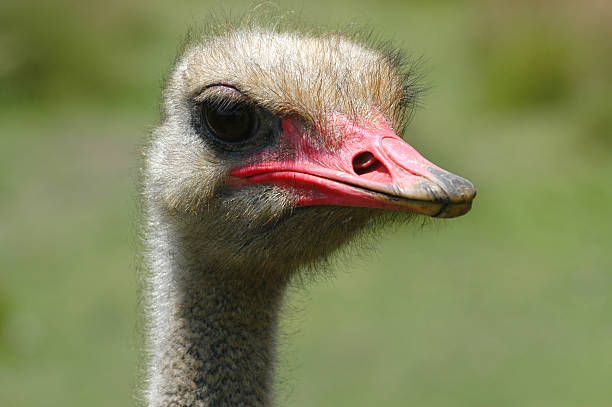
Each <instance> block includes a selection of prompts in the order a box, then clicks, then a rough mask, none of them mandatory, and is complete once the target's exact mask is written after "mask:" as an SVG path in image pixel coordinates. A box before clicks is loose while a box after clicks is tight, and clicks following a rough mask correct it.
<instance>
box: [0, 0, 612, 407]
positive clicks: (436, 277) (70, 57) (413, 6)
mask: <svg viewBox="0 0 612 407" xmlns="http://www.w3.org/2000/svg"><path fill="white" fill-rule="evenodd" d="M281 6H282V7H283V8H284V9H288V10H295V11H296V12H297V13H298V14H300V15H301V16H302V17H303V19H304V20H306V21H308V22H312V23H315V24H324V25H329V26H331V27H334V26H342V25H346V24H347V23H350V22H353V21H357V22H359V23H364V24H367V25H369V26H370V27H372V28H374V29H375V31H377V32H380V33H381V34H383V36H385V37H387V38H391V39H393V40H394V41H395V42H396V43H397V44H398V45H399V46H401V47H403V48H405V49H407V50H409V52H410V53H412V54H414V55H417V56H424V57H425V61H426V63H425V68H426V71H427V83H428V84H429V85H431V90H430V91H429V92H428V93H427V95H426V96H425V98H424V101H423V105H424V109H421V110H420V111H419V112H417V115H416V117H415V119H414V121H413V122H412V125H411V127H410V128H409V132H408V134H407V139H408V140H409V142H410V143H411V144H412V145H413V146H415V147H416V148H417V149H418V150H420V151H421V152H422V153H423V154H424V155H425V156H426V157H428V158H429V159H431V160H432V161H433V162H436V163H437V164H439V165H441V166H442V167H444V168H447V169H449V170H451V171H453V172H456V173H458V174H461V175H463V176H465V177H467V178H469V179H470V180H472V181H473V182H474V184H475V185H476V186H477V187H478V197H477V199H476V201H475V204H474V207H473V210H472V212H470V213H469V214H468V215H466V216H464V217H462V218H458V219H453V220H448V221H436V222H434V223H432V224H429V225H428V226H426V227H424V228H419V227H416V228H415V227H414V225H413V227H402V228H399V229H397V230H394V231H390V232H389V233H387V234H385V235H384V236H383V237H381V238H380V239H379V240H380V241H378V242H373V246H375V247H376V249H375V250H371V251H368V252H367V253H366V254H365V255H363V256H355V257H356V258H354V259H350V258H349V257H347V256H344V257H341V258H340V260H339V261H338V262H337V264H336V265H335V266H334V269H335V270H334V274H335V277H334V278H332V279H330V280H329V281H325V282H320V283H318V284H316V285H314V286H312V287H310V288H309V290H308V291H306V292H304V291H300V292H292V293H291V296H290V304H291V308H292V312H288V318H286V319H285V320H284V322H283V326H284V328H283V331H284V332H285V333H286V335H283V340H282V342H283V346H282V349H281V363H280V367H279V381H278V384H277V394H278V396H277V399H278V404H279V405H291V406H314V405H316V406H371V405H385V406H407V405H414V406H421V407H434V406H435V407H437V406H470V407H476V406H483V407H484V406H496V407H503V406H509V407H510V406H527V407H546V406H551V407H552V406H554V407H565V406H567V407H596V406H611V405H612V385H611V383H612V300H611V293H612V274H611V273H612V255H611V253H610V252H611V248H612V235H611V233H612V232H611V229H612V228H611V226H612V222H611V220H610V219H611V218H612V96H611V95H612V82H611V80H610V77H611V76H612V31H611V30H612V28H611V27H612V23H611V22H612V3H610V2H606V1H596V0H591V1H589V0H587V1H584V2H577V1H569V0H567V1H563V0H560V1H555V2H553V1H542V0H536V1H522V0H521V1H517V2H507V1H502V0H490V1H473V2H454V1H436V2H425V1H385V0H381V1H378V2H373V1H371V2H370V1H362V0H354V1H351V2H340V1H337V2H329V1H328V2H315V1H308V2H306V1H302V2H294V1H287V2H283V3H281ZM211 9H215V10H219V9H226V10H227V9H231V10H234V11H235V12H241V11H244V10H245V9H248V6H247V5H245V4H244V3H243V4H241V3H236V2H229V3H220V2H217V3H211V2H207V1H202V0H200V1H188V2H180V3H179V2H176V4H175V3H171V2H162V1H143V0H138V1H133V2H124V1H119V0H110V1H106V2H93V1H84V2H83V1H69V0H58V1H54V2H50V1H36V0H25V1H21V2H16V1H11V0H9V1H8V2H6V1H5V2H2V4H1V5H0V406H2V407H26V406H32V407H34V406H36V407H46V406H91V407H94V406H119V405H121V406H129V405H133V403H134V402H133V393H134V389H135V387H136V383H137V380H136V373H137V359H138V348H139V345H138V336H139V334H138V323H137V320H138V299H137V295H136V292H137V286H138V276H137V262H138V261H137V259H138V257H137V255H136V253H137V251H138V250H139V243H138V238H137V233H136V230H137V226H136V225H137V223H138V212H137V204H136V203H135V202H136V200H137V192H136V182H137V181H136V178H137V174H138V165H139V164H138V163H139V158H138V157H139V150H140V146H141V144H142V143H143V141H144V139H145V138H146V135H147V132H148V130H149V129H150V128H151V127H152V126H154V125H155V123H156V121H157V120H158V119H157V117H158V103H159V94H160V83H161V78H162V77H163V75H164V74H165V73H166V71H167V70H168V69H169V66H170V63H171V61H172V60H173V58H174V55H175V49H176V46H177V44H178V43H179V41H180V39H181V37H182V36H183V35H184V33H185V31H186V28H187V26H189V25H193V24H197V23H198V22H201V21H204V20H205V19H206V18H207V15H208V13H209V12H210V10H211Z"/></svg>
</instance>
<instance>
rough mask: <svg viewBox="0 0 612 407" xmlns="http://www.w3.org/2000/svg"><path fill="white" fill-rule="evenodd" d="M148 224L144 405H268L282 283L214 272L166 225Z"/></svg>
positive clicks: (208, 406)
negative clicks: (146, 365)
mask: <svg viewBox="0 0 612 407" xmlns="http://www.w3.org/2000/svg"><path fill="white" fill-rule="evenodd" d="M150 226H151V228H150V229H149V230H150V234H149V236H148V238H149V239H148V240H149V250H150V255H149V267H150V269H151V274H150V281H149V286H150V288H149V291H150V292H149V310H148V316H149V318H148V319H149V332H148V334H149V338H148V341H149V352H150V355H149V358H148V359H149V362H148V363H149V364H148V372H147V376H148V381H147V387H148V389H147V391H146V399H147V403H148V404H147V405H148V406H150V407H158V406H159V407H161V406H164V407H167V406H176V407H179V406H201V407H213V406H214V407H230V406H245V407H246V406H249V407H263V406H266V407H267V406H271V405H272V384H273V371H274V364H275V358H276V354H275V352H276V351H275V349H276V346H275V342H276V332H277V322H278V314H279V308H280V305H281V301H282V297H283V291H284V286H282V285H279V284H278V283H274V284H270V283H266V281H257V280H255V279H253V280H252V281H248V280H245V279H242V278H240V276H241V275H242V274H241V273H240V270H236V272H235V273H234V276H237V277H238V278H227V273H223V276H220V275H219V274H218V273H215V270H210V269H208V268H207V267H206V258H205V257H206V256H205V254H202V253H195V252H194V250H195V251H197V249H194V247H193V245H191V246H190V245H189V244H187V243H188V242H185V241H182V240H183V239H185V237H181V236H180V233H179V234H177V231H176V230H175V229H173V228H172V227H171V226H168V225H159V224H157V225H155V224H152V225H150ZM153 230H157V231H158V232H152V231H153ZM185 248H187V249H185ZM186 250H191V252H188V251H186ZM243 274H244V273H243Z"/></svg>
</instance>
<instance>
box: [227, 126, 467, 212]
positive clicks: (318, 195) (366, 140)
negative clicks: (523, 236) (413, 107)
mask: <svg viewBox="0 0 612 407" xmlns="http://www.w3.org/2000/svg"><path fill="white" fill-rule="evenodd" d="M334 120H335V122H336V125H338V126H339V127H340V128H341V130H342V133H343V135H344V137H343V140H342V142H343V144H342V147H341V148H340V149H339V150H335V151H333V152H331V151H322V150H317V149H313V148H312V147H310V146H308V145H306V144H305V143H304V140H305V139H306V138H305V136H304V135H303V134H301V133H300V132H299V131H298V130H297V127H296V126H294V125H293V124H292V122H291V121H290V120H289V119H284V120H283V136H282V138H281V144H283V149H291V150H294V151H292V153H293V154H292V157H296V158H294V159H291V160H266V159H264V160H260V161H257V162H254V163H252V164H248V165H244V166H240V167H237V168H234V169H232V170H231V171H230V173H229V176H230V178H229V179H228V182H229V183H231V184H238V183H243V182H247V183H266V184H273V185H279V186H282V187H286V188H291V189H292V190H294V191H295V192H296V193H297V196H298V204H299V205H300V206H311V205H341V206H355V207H368V208H380V209H389V210H398V211H408V212H413V213H418V214H422V215H427V216H433V217H441V218H452V217H455V216H460V215H463V214H465V213H467V212H468V211H469V210H470V208H471V206H472V201H473V199H474V197H475V196H476V189H475V188H474V185H472V183H471V182H469V181H468V180H466V179H465V178H462V177H459V176H457V175H454V174H451V173H450V172H448V171H445V170H443V169H442V168H440V167H438V166H436V165H434V164H432V163H431V162H429V161H427V160H426V159H425V158H423V156H421V155H420V154H419V153H418V152H417V151H416V150H415V149H414V148H412V146H410V145H409V144H408V143H406V142H405V141H404V140H402V139H401V138H400V137H398V136H397V135H396V134H395V133H394V132H393V131H392V130H391V129H390V128H389V127H388V125H387V124H386V123H377V124H376V127H375V128H366V127H362V126H358V125H356V124H354V123H353V122H351V121H349V120H348V119H347V118H346V117H344V116H340V115H336V116H334Z"/></svg>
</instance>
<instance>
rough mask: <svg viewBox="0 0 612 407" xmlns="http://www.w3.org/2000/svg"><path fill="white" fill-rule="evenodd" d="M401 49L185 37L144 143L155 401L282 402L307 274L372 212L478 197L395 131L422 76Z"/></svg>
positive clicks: (250, 35)
mask: <svg viewBox="0 0 612 407" xmlns="http://www.w3.org/2000/svg"><path fill="white" fill-rule="evenodd" d="M381 48H382V49H381ZM398 55H399V54H398V53H397V52H395V51H393V50H390V49H386V48H385V47H377V46H373V45H367V44H365V45H364V44H363V43H360V42H359V41H357V40H355V39H351V38H349V37H348V36H343V35H340V34H304V33H299V32H297V31H286V32H283V31H280V30H273V29H267V28H257V27H246V28H245V27H242V28H232V29H227V30H225V31H220V32H217V33H216V34H214V35H208V36H206V37H204V38H201V39H200V40H199V41H197V42H193V43H191V44H189V45H187V46H186V47H185V50H184V51H183V53H182V55H181V56H180V57H179V58H178V60H177V63H176V65H175V67H174V68H173V71H172V72H171V74H170V76H169V78H168V82H167V86H166V89H165V91H164V102H163V117H162V121H161V124H160V125H159V126H158V127H157V128H156V129H155V130H154V131H153V132H152V136H151V140H150V142H149V145H148V147H147V148H146V150H145V152H144V156H145V159H144V170H143V174H144V175H143V201H144V207H145V215H146V218H147V222H146V226H145V229H146V231H145V233H146V241H147V248H148V249H147V253H146V259H147V267H148V283H147V288H148V297H147V298H148V305H147V316H148V353H147V354H148V362H147V367H146V369H147V372H146V384H145V387H146V388H145V396H144V397H145V399H146V403H147V405H148V406H151V407H153V406H200V407H204V406H207V407H212V406H215V407H222V406H224V407H227V406H253V407H255V406H271V405H272V404H273V396H272V384H273V378H274V365H275V358H276V353H275V345H276V337H277V323H278V316H279V310H280V308H281V305H282V302H283V294H284V292H285V289H286V288H287V286H288V285H289V284H291V282H292V281H294V280H295V279H296V277H297V276H303V275H309V274H310V273H312V272H313V266H316V264H318V263H320V260H321V259H325V258H326V257H327V256H329V255H330V254H331V253H333V252H334V251H336V250H337V249H338V248H340V247H341V246H343V245H344V244H345V243H346V242H348V241H350V240H352V239H353V238H355V237H356V236H357V235H358V234H359V233H360V232H361V231H362V230H364V229H365V230H368V229H370V226H375V225H381V224H385V223H387V222H389V221H392V220H395V219H396V218H397V217H401V218H403V217H411V216H415V214H420V215H426V216H430V217H438V218H449V217H455V216H459V215H462V214H464V213H466V212H467V211H468V210H469V209H470V207H471V204H472V200H473V198H474V196H475V194H476V191H475V189H474V186H473V185H472V184H471V183H470V182H469V181H467V180H465V179H463V178H461V177H459V176H456V175H453V174H451V173H449V172H447V171H445V170H443V169H441V168H439V167H437V166H436V165H434V164H432V163H431V162H429V161H427V160H426V159H425V158H423V157H422V156H421V155H420V154H419V153H418V152H417V151H416V150H415V149H414V148H412V147H411V146H410V145H409V144H407V143H406V142H405V141H404V140H403V139H402V138H400V137H399V135H401V134H403V132H404V127H405V118H406V117H407V116H408V113H409V112H410V110H411V106H412V105H413V104H414V99H415V97H416V94H417V91H418V86H417V85H416V83H415V81H414V78H415V77H414V75H413V73H412V70H411V69H406V66H407V65H404V64H403V63H402V58H400V57H399V56H398Z"/></svg>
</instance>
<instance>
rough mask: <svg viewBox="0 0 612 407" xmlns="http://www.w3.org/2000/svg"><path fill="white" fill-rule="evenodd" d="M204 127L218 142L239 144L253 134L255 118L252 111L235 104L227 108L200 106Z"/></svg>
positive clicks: (249, 108)
mask: <svg viewBox="0 0 612 407" xmlns="http://www.w3.org/2000/svg"><path fill="white" fill-rule="evenodd" d="M202 118H203V122H204V126H205V127H206V128H207V129H208V131H210V133H211V134H212V135H213V136H214V137H215V138H217V139H218V140H220V141H223V142H226V143H239V142H243V141H246V140H248V139H249V138H251V136H252V135H253V133H254V131H253V130H254V128H255V125H256V117H255V113H254V111H253V109H252V108H251V107H250V106H248V105H246V104H244V103H236V104H232V105H229V106H215V105H211V104H207V103H204V104H203V105H202Z"/></svg>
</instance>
